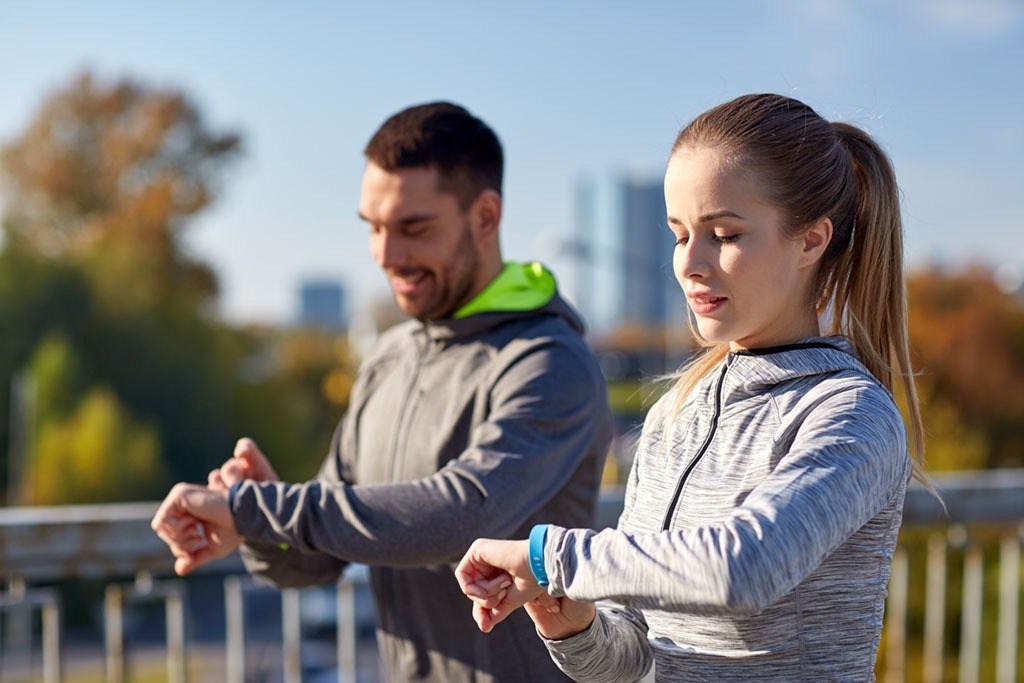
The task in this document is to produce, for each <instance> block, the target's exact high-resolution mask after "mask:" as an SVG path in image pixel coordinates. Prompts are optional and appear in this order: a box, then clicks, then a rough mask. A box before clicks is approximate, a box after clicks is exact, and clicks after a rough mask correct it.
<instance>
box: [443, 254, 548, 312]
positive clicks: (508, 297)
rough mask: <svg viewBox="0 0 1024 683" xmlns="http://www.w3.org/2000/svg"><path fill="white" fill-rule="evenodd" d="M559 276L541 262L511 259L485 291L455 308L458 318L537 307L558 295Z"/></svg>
mask: <svg viewBox="0 0 1024 683" xmlns="http://www.w3.org/2000/svg"><path fill="white" fill-rule="evenodd" d="M555 289H556V286H555V276H554V275H553V274H552V273H551V271H549V270H548V269H547V268H545V267H544V266H543V265H541V264H540V263H537V262H533V263H516V262H514V261H509V262H507V263H505V266H504V267H503V268H502V269H501V272H500V273H498V277H496V278H494V279H493V280H491V283H490V284H489V285H487V286H486V287H484V289H483V291H482V292H480V293H479V294H477V295H476V296H475V297H473V298H472V299H470V300H469V302H467V303H466V305H465V306H463V307H462V308H460V309H459V310H457V311H455V315H453V316H452V317H453V318H455V319H456V320H457V319H459V318H465V317H468V316H471V315H475V314H477V313H494V312H505V311H533V310H536V309H538V308H540V307H541V306H543V305H545V304H546V303H548V302H549V301H551V299H552V298H553V297H554V296H555Z"/></svg>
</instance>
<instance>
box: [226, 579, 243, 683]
mask: <svg viewBox="0 0 1024 683" xmlns="http://www.w3.org/2000/svg"><path fill="white" fill-rule="evenodd" d="M224 619H225V626H226V629H227V633H226V634H225V640H226V643H225V647H226V649H227V652H226V653H225V655H226V657H227V661H226V665H227V683H245V602H244V598H243V595H242V580H241V579H240V578H239V577H237V576H229V577H227V578H226V579H224Z"/></svg>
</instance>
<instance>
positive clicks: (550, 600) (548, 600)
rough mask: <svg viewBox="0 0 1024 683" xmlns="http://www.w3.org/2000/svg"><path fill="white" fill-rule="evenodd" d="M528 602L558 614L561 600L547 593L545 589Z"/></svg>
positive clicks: (560, 609) (560, 608)
mask: <svg viewBox="0 0 1024 683" xmlns="http://www.w3.org/2000/svg"><path fill="white" fill-rule="evenodd" d="M530 602H531V603H532V604H535V605H538V606H540V607H543V608H544V609H546V610H547V611H548V612H551V613H552V614H558V613H559V612H561V611H562V601H561V600H559V599H558V598H556V597H553V596H551V595H549V594H548V593H547V592H546V591H545V592H543V593H541V594H540V595H538V596H537V597H536V598H534V599H533V600H531V601H530Z"/></svg>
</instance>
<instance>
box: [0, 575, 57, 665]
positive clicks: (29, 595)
mask: <svg viewBox="0 0 1024 683" xmlns="http://www.w3.org/2000/svg"><path fill="white" fill-rule="evenodd" d="M36 607H39V608H40V611H41V613H42V630H43V637H42V657H43V682H44V683H60V680H61V660H60V628H61V623H60V614H61V610H60V594H59V593H58V592H57V591H56V590H55V589H53V588H32V589H29V588H27V587H26V585H25V581H24V579H22V578H21V577H20V576H16V577H14V578H12V579H11V581H10V584H9V586H8V590H7V591H6V592H0V612H6V619H5V620H4V621H5V626H7V627H8V628H11V629H13V630H14V633H13V634H10V641H13V647H11V645H12V643H11V642H8V643H4V638H2V637H0V651H2V648H4V647H7V649H8V650H14V651H16V652H18V653H19V654H20V655H21V657H22V658H23V659H24V661H25V663H26V665H28V666H31V661H32V611H33V609H35V608H36ZM12 615H13V616H14V618H13V619H12V618H11V617H12ZM0 662H2V658H0ZM2 669H3V667H2V666H0V674H2V673H3V671H2Z"/></svg>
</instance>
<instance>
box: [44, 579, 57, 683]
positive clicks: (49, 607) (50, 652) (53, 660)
mask: <svg viewBox="0 0 1024 683" xmlns="http://www.w3.org/2000/svg"><path fill="white" fill-rule="evenodd" d="M60 612H61V610H60V601H59V600H58V599H57V596H56V594H54V599H53V600H52V601H51V602H49V603H47V604H45V605H43V681H45V683H60V681H61V678H62V671H61V661H60V629H61V618H60Z"/></svg>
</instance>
